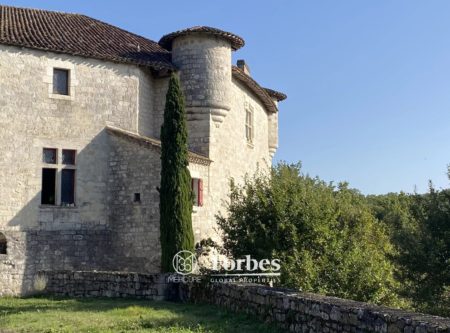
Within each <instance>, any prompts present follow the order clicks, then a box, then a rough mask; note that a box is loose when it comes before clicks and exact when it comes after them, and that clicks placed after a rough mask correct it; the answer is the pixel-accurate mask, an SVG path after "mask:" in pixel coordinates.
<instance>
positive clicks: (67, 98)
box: [49, 94, 73, 101]
mask: <svg viewBox="0 0 450 333" xmlns="http://www.w3.org/2000/svg"><path fill="white" fill-rule="evenodd" d="M49 97H50V98H53V99H61V100H65V101H71V100H73V96H72V95H59V94H50V95H49Z"/></svg>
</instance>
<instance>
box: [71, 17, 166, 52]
mask: <svg viewBox="0 0 450 333" xmlns="http://www.w3.org/2000/svg"><path fill="white" fill-rule="evenodd" d="M75 15H79V16H83V17H85V18H88V19H90V20H94V21H97V22H100V23H102V24H105V25H107V26H108V27H111V28H114V29H117V30H120V31H123V32H126V33H127V34H129V35H131V36H134V37H137V38H142V39H146V40H147V41H150V42H152V43H155V44H158V42H157V41H154V40H153V39H150V38H147V37H144V36H142V35H138V34H136V33H134V32H131V31H128V30H125V29H124V28H121V27H118V26H116V25H113V24H111V23H108V22H105V21H102V20H99V19H97V18H95V17H91V16H88V15H85V14H75ZM158 45H159V44H158ZM161 48H162V49H163V50H164V51H166V52H167V53H170V52H169V51H168V50H166V49H165V48H163V47H161Z"/></svg>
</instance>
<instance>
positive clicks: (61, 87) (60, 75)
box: [53, 68, 70, 96]
mask: <svg viewBox="0 0 450 333" xmlns="http://www.w3.org/2000/svg"><path fill="white" fill-rule="evenodd" d="M69 80H70V71H69V70H68V69H62V68H53V94H56V95H66V96H68V95H69Z"/></svg>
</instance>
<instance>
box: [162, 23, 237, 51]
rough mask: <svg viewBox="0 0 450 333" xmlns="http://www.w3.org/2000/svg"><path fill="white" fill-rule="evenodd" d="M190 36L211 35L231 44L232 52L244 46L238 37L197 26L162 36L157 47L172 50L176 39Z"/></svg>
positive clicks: (218, 30)
mask: <svg viewBox="0 0 450 333" xmlns="http://www.w3.org/2000/svg"><path fill="white" fill-rule="evenodd" d="M192 34H208V35H213V36H217V37H221V38H224V39H226V40H228V41H229V42H231V47H232V48H233V50H238V49H240V48H241V47H243V46H244V45H245V42H244V40H243V39H242V38H241V37H239V36H238V35H235V34H233V33H231V32H227V31H223V30H220V29H216V28H211V27H205V26H198V27H192V28H188V29H184V30H179V31H175V32H172V33H170V34H168V35H165V36H163V37H162V38H161V39H160V40H159V45H161V46H162V47H164V48H165V49H167V50H172V42H173V40H174V39H175V38H176V37H180V36H185V35H192Z"/></svg>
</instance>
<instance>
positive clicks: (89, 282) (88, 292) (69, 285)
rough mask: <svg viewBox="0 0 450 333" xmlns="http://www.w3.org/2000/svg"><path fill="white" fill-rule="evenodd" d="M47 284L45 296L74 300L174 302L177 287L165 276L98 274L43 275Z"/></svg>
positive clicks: (75, 272)
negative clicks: (166, 300)
mask: <svg viewBox="0 0 450 333" xmlns="http://www.w3.org/2000/svg"><path fill="white" fill-rule="evenodd" d="M38 274H39V275H40V276H44V277H45V280H46V285H45V289H44V290H43V291H42V292H43V293H49V294H51V295H57V296H71V297H133V298H138V299H140V298H142V299H151V300H162V299H169V300H170V299H172V298H173V297H176V296H177V286H176V285H171V284H168V283H166V279H165V277H166V275H164V274H140V273H124V272H94V271H78V272H77V271H41V272H38Z"/></svg>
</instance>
